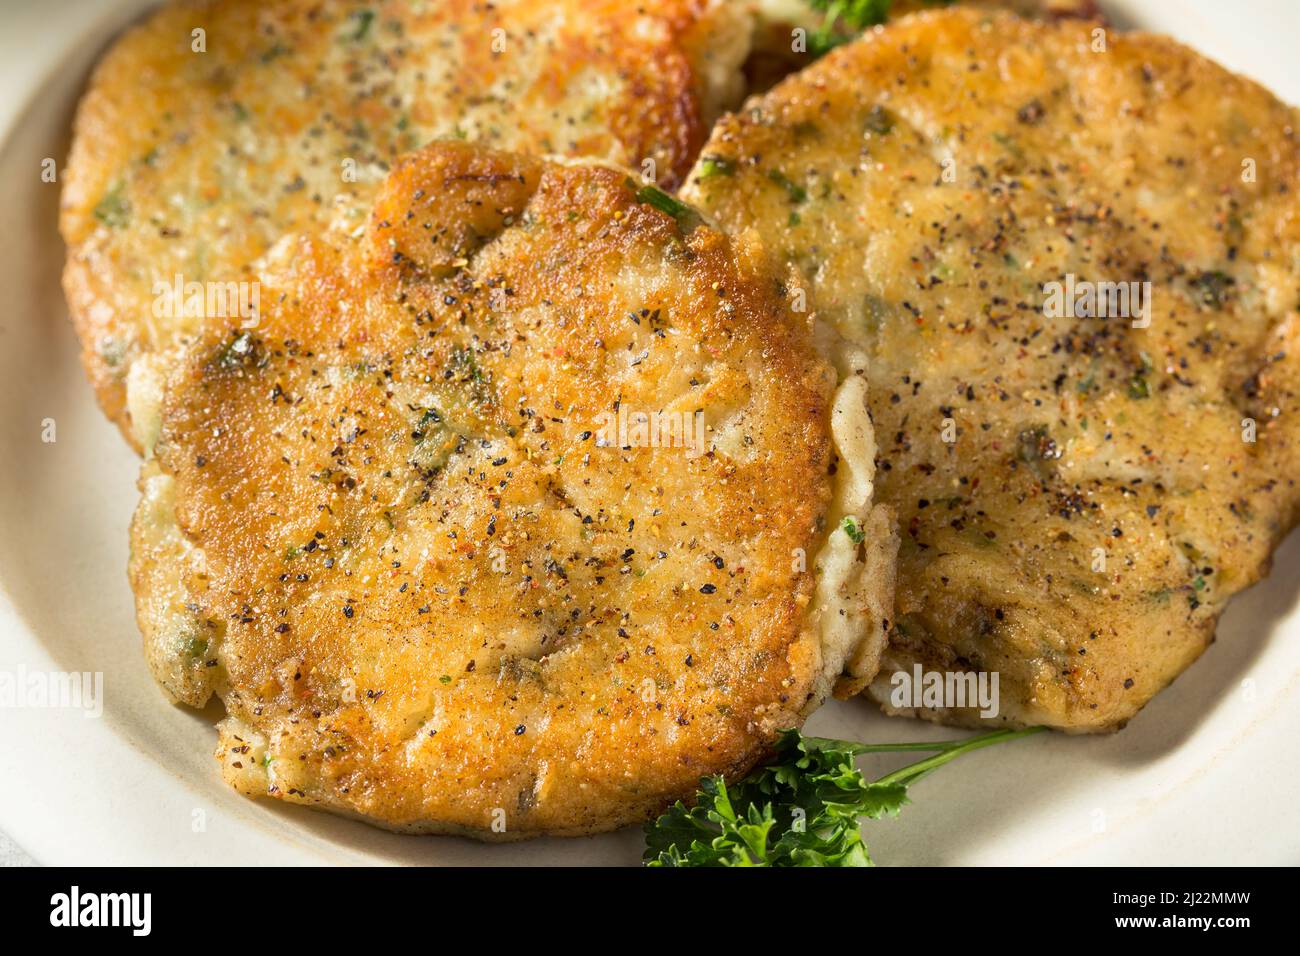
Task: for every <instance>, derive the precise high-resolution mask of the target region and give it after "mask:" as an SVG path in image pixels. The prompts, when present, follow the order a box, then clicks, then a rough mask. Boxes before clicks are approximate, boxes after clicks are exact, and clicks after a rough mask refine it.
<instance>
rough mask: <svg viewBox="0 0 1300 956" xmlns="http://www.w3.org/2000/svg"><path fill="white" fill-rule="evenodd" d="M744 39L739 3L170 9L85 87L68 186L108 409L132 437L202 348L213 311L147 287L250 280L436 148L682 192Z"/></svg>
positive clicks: (252, 3) (72, 281)
mask: <svg viewBox="0 0 1300 956" xmlns="http://www.w3.org/2000/svg"><path fill="white" fill-rule="evenodd" d="M750 30H751V23H750V13H749V11H748V8H747V7H745V6H744V5H743V4H736V3H733V2H731V0H659V2H656V3H654V4H647V5H641V6H634V5H628V4H625V3H622V2H621V0H620V2H616V0H594V2H572V0H550V2H536V0H497V2H494V3H491V4H489V3H486V2H482V0H439V2H437V3H423V4H415V3H407V2H398V0H387V2H380V3H376V2H374V0H223V2H211V0H209V2H204V0H184V2H180V3H173V4H170V5H168V6H166V7H164V8H163V9H162V10H161V11H159V12H158V13H156V14H155V15H153V16H151V17H150V18H149V19H148V20H146V21H145V22H144V23H143V24H142V25H140V26H138V27H137V28H135V29H133V30H131V31H130V32H128V33H127V34H126V35H125V36H124V37H123V38H122V39H121V40H120V41H118V43H117V44H116V45H115V46H114V47H113V48H112V50H111V51H110V52H109V53H108V55H107V56H106V57H105V59H104V60H103V62H102V63H101V64H100V65H99V68H98V69H97V70H96V72H95V75H94V78H93V79H92V81H91V84H90V88H89V90H88V91H87V93H86V96H85V99H84V101H83V103H82V105H81V107H80V110H79V112H78V115H77V120H76V127H75V138H74V142H73V146H72V151H71V155H70V157H69V161H68V166H67V170H66V174H65V188H64V194H63V210H62V223H61V226H62V231H63V234H64V237H65V239H66V240H67V243H68V246H69V259H68V264H67V270H66V274H65V280H64V284H65V288H66V291H67V296H68V301H69V304H70V307H71V311H72V315H73V318H74V320H75V322H76V326H77V331H78V335H79V336H80V339H81V343H82V350H83V364H84V366H85V368H86V371H87V374H88V375H89V376H90V379H91V382H92V384H93V385H94V387H95V390H96V393H97V395H98V397H99V400H100V404H101V405H102V407H103V408H104V410H105V412H106V413H107V414H108V415H109V416H110V417H111V418H113V419H114V420H115V421H117V422H118V423H119V425H120V426H122V428H123V431H124V432H126V433H127V434H128V436H129V417H130V416H129V410H128V406H127V387H128V380H129V376H130V369H131V367H132V366H133V365H134V364H135V362H136V360H137V359H138V358H140V357H142V356H148V355H150V354H152V353H154V352H156V351H158V350H162V349H166V348H168V347H170V346H171V345H173V344H174V343H175V342H177V341H178V340H179V339H181V338H182V337H184V336H187V335H191V334H195V333H197V332H199V331H201V329H202V328H203V326H204V324H205V321H204V317H203V313H205V312H206V311H207V310H206V308H204V309H198V310H183V309H178V308H176V307H175V306H174V305H172V306H167V305H166V304H165V303H163V302H162V300H161V299H160V292H161V288H166V287H169V286H173V285H174V284H176V283H179V284H180V285H181V286H182V287H183V286H184V284H186V283H201V284H209V287H210V285H211V284H217V285H218V286H219V287H221V288H224V287H225V284H227V283H231V284H237V283H240V282H249V281H251V279H252V273H253V271H254V269H253V266H252V263H253V262H254V261H255V260H256V258H257V257H258V256H260V255H261V254H262V253H264V252H265V251H266V249H267V248H268V247H269V246H270V245H271V244H272V243H273V242H275V241H276V240H277V239H279V238H280V236H281V235H283V234H285V233H287V232H293V231H297V230H303V229H314V228H317V227H318V226H319V225H321V224H322V223H324V222H327V221H330V220H331V219H334V218H336V217H343V218H346V217H348V216H355V215H358V212H360V214H364V211H365V209H367V208H368V205H369V201H370V199H369V193H370V192H371V190H372V189H373V184H375V183H377V182H379V181H380V180H382V179H383V176H384V175H385V172H386V171H387V169H388V168H389V167H390V165H391V163H392V161H393V160H394V159H395V158H396V157H397V156H398V155H399V154H401V153H404V152H407V151H409V150H411V149H415V148H418V147H420V146H422V145H424V144H425V143H426V142H428V141H429V140H431V139H434V138H438V137H453V136H455V137H462V138H465V139H468V140H473V141H479V142H483V143H489V144H493V145H497V146H500V147H503V148H510V149H518V150H522V151H526V152H533V153H559V154H572V155H582V156H594V157H603V158H607V159H610V160H614V161H618V162H621V163H624V164H626V165H628V166H630V167H632V168H634V169H636V170H638V172H642V173H645V174H650V175H653V176H655V177H657V179H658V180H659V182H660V183H661V184H662V185H664V187H665V188H672V187H674V186H675V185H677V184H678V183H679V182H680V181H681V177H682V176H683V175H684V173H685V172H686V171H687V170H688V169H689V168H690V165H691V163H692V162H693V161H694V157H695V154H696V152H697V151H698V148H699V146H700V144H701V143H702V142H703V141H704V138H705V137H706V136H707V132H708V128H709V125H710V124H711V123H712V122H713V120H714V118H715V117H716V116H717V114H718V112H719V111H720V110H721V109H722V108H723V107H724V106H726V105H730V104H732V103H734V101H735V99H736V97H738V96H739V94H740V92H741V91H740V84H741V82H742V76H741V72H740V66H741V63H742V62H743V60H744V58H745V56H746V53H747V51H748V43H749V38H750ZM160 283H161V287H160V286H159V284H160ZM234 287H235V286H234V285H232V286H231V288H232V289H233V288H234ZM160 303H161V304H163V307H162V308H158V307H157V306H158V305H159V304H160ZM240 306H241V308H242V310H243V312H244V313H247V315H246V317H247V318H248V320H249V321H250V323H251V322H254V321H256V309H255V308H254V307H253V306H250V305H249V303H248V302H246V301H245V302H241V303H240ZM225 311H230V310H229V309H227V310H225ZM194 312H198V313H199V314H197V315H196V314H193V313H194ZM224 317H225V316H218V318H224Z"/></svg>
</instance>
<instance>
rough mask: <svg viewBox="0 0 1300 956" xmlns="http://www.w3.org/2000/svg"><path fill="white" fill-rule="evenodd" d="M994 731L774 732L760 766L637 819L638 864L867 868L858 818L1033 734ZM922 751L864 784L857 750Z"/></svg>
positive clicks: (897, 805) (887, 810) (883, 813)
mask: <svg viewBox="0 0 1300 956" xmlns="http://www.w3.org/2000/svg"><path fill="white" fill-rule="evenodd" d="M1041 729H1042V728H1040V727H1034V728H1031V729H1029V730H1020V731H1012V730H998V731H993V732H992V733H987V734H981V735H979V736H976V737H970V738H967V739H965V740H952V741H946V742H943V743H934V744H859V743H853V742H852V741H847V740H831V739H828V738H825V737H805V736H803V735H802V734H801V733H799V731H797V730H787V731H784V732H782V734H781V736H780V738H779V740H778V741H777V745H776V754H775V756H774V759H773V760H772V762H771V763H770V764H768V765H767V766H765V767H760V768H759V769H758V770H756V771H754V772H753V773H751V774H750V775H749V776H748V777H746V778H745V779H744V780H741V781H739V782H738V783H735V784H732V785H730V786H729V785H728V784H727V782H726V781H725V780H724V779H723V778H722V777H720V776H712V777H704V778H703V779H701V780H700V789H699V792H698V793H697V794H696V798H695V804H694V806H690V807H688V806H686V805H685V804H684V803H682V802H681V801H680V800H679V801H678V802H677V803H676V804H674V805H673V806H672V807H670V808H669V809H668V811H667V812H666V813H664V815H663V816H661V817H660V818H659V819H658V820H656V821H654V822H653V823H650V824H647V825H646V830H645V836H646V850H645V855H644V858H643V859H644V862H645V864H646V865H647V866H872V865H873V864H872V860H871V857H870V855H868V853H867V846H866V844H865V843H864V842H863V840H862V833H861V829H860V824H861V820H862V818H864V817H865V818H866V819H869V820H879V819H882V818H884V817H894V816H897V815H898V813H899V811H901V810H902V809H903V806H904V805H905V804H907V803H908V802H909V799H908V788H909V787H910V786H911V785H912V784H914V783H916V782H917V781H918V780H921V779H922V778H924V777H926V776H927V775H929V774H930V773H933V772H934V771H935V770H937V769H939V767H942V766H943V765H944V764H946V763H948V762H949V761H951V760H954V759H956V758H957V757H959V756H961V755H962V754H964V753H969V752H971V751H972V750H978V749H979V748H981V747H988V746H991V745H992V744H997V743H1002V742H1004V741H1008V740H1014V739H1016V738H1018V737H1023V736H1026V735H1028V734H1032V733H1035V732H1037V731H1039V730H1041ZM898 751H923V752H929V753H931V754H932V755H931V756H929V757H926V758H925V759H923V760H919V761H917V762H916V763H913V764H909V765H908V766H906V767H903V768H902V769H900V770H896V771H894V772H893V773H890V774H886V775H885V776H883V777H881V778H880V779H878V780H874V781H870V782H868V781H867V780H866V778H864V777H863V776H862V773H861V771H859V770H858V769H857V767H855V766H854V760H855V758H856V757H858V756H859V755H861V754H867V753H890V752H898Z"/></svg>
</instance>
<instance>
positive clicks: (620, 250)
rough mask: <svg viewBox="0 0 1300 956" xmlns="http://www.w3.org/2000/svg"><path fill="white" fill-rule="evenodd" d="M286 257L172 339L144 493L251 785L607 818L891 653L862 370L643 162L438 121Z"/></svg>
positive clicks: (155, 622)
mask: <svg viewBox="0 0 1300 956" xmlns="http://www.w3.org/2000/svg"><path fill="white" fill-rule="evenodd" d="M263 281H264V283H265V288H264V293H263V301H264V302H266V303H267V308H266V314H265V316H264V320H263V323H262V325H261V326H260V327H259V328H257V329H255V330H239V329H237V328H235V329H231V330H229V331H227V332H224V333H221V334H217V333H215V332H210V333H209V335H208V336H207V337H206V338H205V339H204V340H202V341H201V342H199V343H197V344H196V345H194V346H193V347H192V348H191V349H190V350H189V351H188V352H187V353H186V354H185V356H184V358H183V359H181V360H179V361H170V362H169V363H167V367H170V368H172V371H171V373H170V379H169V382H168V387H167V389H166V397H165V400H164V403H163V406H162V409H161V412H160V414H161V424H160V425H159V426H158V427H157V428H156V429H150V431H154V432H155V433H156V434H157V435H158V436H160V437H159V438H158V440H157V441H156V445H155V455H154V457H152V458H151V459H149V460H147V461H146V463H145V465H144V470H143V474H142V478H141V489H142V492H143V500H142V503H141V505H140V507H139V510H138V511H137V514H136V517H135V520H134V523H133V528H132V543H133V547H132V560H131V579H132V584H133V587H134V589H135V592H136V596H137V609H138V614H139V620H140V625H141V628H142V630H143V632H144V635H145V645H146V654H147V656H148V658H149V661H150V664H151V666H152V668H153V670H154V673H155V675H156V676H157V678H158V679H159V681H160V683H161V684H162V685H163V686H164V688H165V689H166V690H167V691H168V692H169V693H170V694H171V695H172V696H173V697H174V698H175V699H177V700H179V701H182V702H184V703H188V704H191V705H195V706H198V705H201V704H202V703H203V702H204V701H206V700H207V699H208V698H209V696H210V695H212V694H216V695H217V696H219V697H220V698H221V699H222V700H223V701H224V703H225V706H226V710H227V713H228V717H227V719H226V720H224V721H223V722H222V725H221V741H220V748H219V752H218V756H219V759H220V760H221V763H222V766H223V769H224V772H225V774H226V777H227V779H228V780H229V781H230V782H231V783H232V784H233V785H234V786H235V787H237V788H238V789H240V790H241V791H244V792H245V793H248V794H251V795H258V796H271V797H276V798H280V799H284V800H290V801H294V802H299V803H307V804H313V805H317V806H320V807H324V808H328V809H331V810H335V811H339V812H343V813H348V814H354V815H358V816H361V817H364V818H365V819H367V820H369V821H371V822H374V823H378V824H380V825H383V826H385V827H389V828H392V829H398V830H409V831H421V832H463V833H467V834H472V835H475V836H479V837H484V838H488V839H494V838H499V839H513V838H522V837H527V836H533V835H536V834H539V833H562V834H576V833H586V832H591V831H596V830H603V829H608V828H612V827H616V826H619V825H622V824H626V823H630V822H633V821H637V820H642V819H645V818H646V817H648V816H650V815H652V814H654V813H655V812H657V811H659V810H661V809H662V808H663V806H665V805H666V804H667V803H668V802H670V801H671V800H674V799H676V798H679V797H684V796H687V795H688V794H690V793H691V792H692V791H693V790H694V788H695V786H696V784H697V782H698V780H699V777H700V776H701V775H703V774H712V773H729V774H732V773H741V772H743V771H745V770H746V769H747V768H748V767H749V766H750V765H751V764H753V763H754V761H755V760H757V759H758V758H759V757H760V756H761V755H762V754H763V753H764V752H765V748H766V747H767V746H768V744H769V743H770V742H771V741H772V740H773V738H774V735H775V734H776V733H777V731H779V730H780V729H782V728H785V727H790V726H794V725H797V724H798V723H800V722H801V721H802V719H803V717H804V716H805V715H806V714H808V713H809V712H810V711H811V710H812V709H813V708H815V707H816V706H817V705H818V704H819V703H820V702H821V701H822V700H823V699H824V698H825V697H826V696H827V695H828V694H829V693H830V692H831V690H832V688H833V686H834V684H835V683H836V681H837V680H839V681H840V682H841V687H842V689H843V690H845V691H854V690H856V689H858V688H859V687H860V686H861V685H862V684H863V683H865V682H866V681H867V680H869V679H870V678H871V676H872V675H873V674H874V673H875V668H876V666H877V664H878V657H879V653H880V651H881V649H882V647H883V643H884V631H883V629H882V628H881V627H880V623H881V622H880V620H879V618H880V617H882V616H883V615H884V614H885V613H887V608H888V607H889V604H890V595H889V593H888V587H889V585H890V582H891V578H890V575H891V574H892V554H890V547H891V545H892V544H894V543H895V542H894V541H893V536H892V528H891V526H890V523H889V520H888V515H887V514H885V513H883V512H881V511H879V510H878V509H877V510H874V511H873V510H872V509H871V507H870V495H871V481H872V467H873V466H872V445H871V429H870V422H869V420H868V418H867V412H866V403H865V400H864V397H863V385H862V380H861V376H859V375H855V374H853V373H851V372H850V373H849V374H848V375H847V376H846V377H845V378H844V380H843V381H840V380H839V376H837V374H836V373H835V371H834V370H833V369H832V367H831V366H830V365H829V364H828V363H827V362H826V361H824V360H823V359H822V358H820V357H819V355H818V353H817V352H816V351H815V350H814V345H813V340H812V334H811V328H810V325H809V322H808V319H807V316H802V317H801V316H799V315H797V313H794V312H792V311H791V306H790V304H789V303H788V302H786V301H783V299H782V297H781V295H780V293H779V291H778V290H779V287H780V283H779V282H778V281H777V278H776V277H775V276H774V275H773V274H771V273H769V272H767V271H765V270H764V269H762V268H761V256H760V255H759V254H758V253H757V252H756V251H755V250H754V249H753V248H751V247H750V246H748V245H746V244H733V243H732V242H731V241H730V240H728V239H727V238H726V237H725V236H723V235H722V234H721V233H718V232H717V231H715V230H714V229H712V228H709V227H707V226H704V225H702V224H701V221H700V219H699V216H698V214H696V213H694V212H693V211H691V210H690V209H688V208H687V207H685V206H682V205H680V204H678V203H676V201H675V200H672V199H670V198H669V197H668V196H666V195H665V194H663V193H661V192H658V191H656V190H653V189H649V188H645V187H641V186H640V185H639V184H638V183H636V182H633V181H632V180H631V179H630V177H629V175H628V174H627V173H626V172H624V171H621V170H617V169H614V168H611V167H608V166H605V165H597V164H588V163H576V162H575V163H571V164H558V163H553V162H547V161H543V160H538V159H533V158H525V157H522V156H519V155H515V154H508V153H501V152H495V151H488V150H484V149H482V148H481V147H476V146H471V145H468V144H463V143H435V144H432V145H431V146H429V147H428V148H426V149H425V150H423V151H420V152H418V153H416V154H414V155H413V156H412V157H410V158H408V159H406V160H403V161H402V162H401V163H400V164H399V165H398V167H397V168H396V170H395V171H394V172H393V173H392V174H391V175H390V177H389V178H388V180H387V182H386V183H385V185H384V186H383V188H382V192H381V193H380V195H379V197H378V199H377V202H376V205H375V208H374V210H373V211H372V213H371V215H370V217H369V220H368V222H367V224H366V227H365V229H364V230H362V231H361V232H360V233H359V234H358V233H355V232H353V233H341V232H336V233H332V234H329V235H325V236H310V235H308V236H303V237H299V238H290V239H286V240H285V241H284V242H282V243H280V244H279V245H277V247H276V249H275V250H274V251H273V252H272V254H271V255H270V256H269V257H268V259H267V264H266V272H265V274H264V276H263ZM150 391H151V392H153V393H154V394H158V393H159V392H160V390H158V389H151V390H150ZM651 416H654V417H653V418H652V417H651ZM638 423H640V424H638ZM638 429H639V430H638ZM873 617H874V620H871V618H873ZM868 634H874V636H872V637H867V636H865V635H868Z"/></svg>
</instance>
